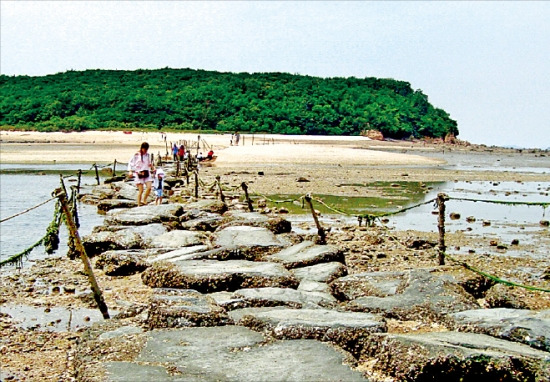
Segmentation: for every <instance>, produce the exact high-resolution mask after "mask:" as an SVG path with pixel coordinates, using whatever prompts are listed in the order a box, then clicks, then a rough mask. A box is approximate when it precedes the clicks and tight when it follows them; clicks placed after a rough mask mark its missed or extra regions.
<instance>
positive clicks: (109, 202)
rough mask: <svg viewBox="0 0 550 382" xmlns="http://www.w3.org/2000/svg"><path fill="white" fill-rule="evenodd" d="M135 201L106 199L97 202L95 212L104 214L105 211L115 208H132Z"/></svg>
mask: <svg viewBox="0 0 550 382" xmlns="http://www.w3.org/2000/svg"><path fill="white" fill-rule="evenodd" d="M136 206H137V202H136V201H135V200H129V199H106V200H101V201H100V202H98V203H97V212H98V213H100V214H105V213H107V211H110V210H114V209H117V208H132V207H136Z"/></svg>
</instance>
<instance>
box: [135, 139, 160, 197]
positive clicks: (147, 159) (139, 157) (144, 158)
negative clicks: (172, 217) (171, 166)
mask: <svg viewBox="0 0 550 382" xmlns="http://www.w3.org/2000/svg"><path fill="white" fill-rule="evenodd" d="M148 150H149V143H147V142H143V143H142V144H141V147H140V148H139V151H138V152H137V153H135V154H134V156H133V157H132V159H130V161H129V162H128V173H129V174H130V176H134V182H135V183H136V186H137V189H138V194H137V205H138V206H142V205H144V204H147V198H148V197H149V194H150V193H151V185H152V183H153V176H152V175H153V172H154V171H155V168H154V166H153V163H152V162H151V155H150V154H149V153H148V152H147V151H148ZM144 185H145V195H144V197H143V199H142V198H141V197H142V195H143V186H144Z"/></svg>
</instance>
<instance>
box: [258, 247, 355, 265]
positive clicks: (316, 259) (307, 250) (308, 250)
mask: <svg viewBox="0 0 550 382" xmlns="http://www.w3.org/2000/svg"><path fill="white" fill-rule="evenodd" d="M268 259H269V260H270V261H276V262H279V263H282V264H283V265H284V266H285V268H287V269H291V268H298V267H306V266H309V265H315V264H319V263H328V262H333V261H337V262H340V263H345V258H344V255H343V253H342V252H341V251H340V250H338V248H336V247H334V246H332V245H316V244H314V243H313V242H310V241H304V242H302V243H300V244H296V245H293V246H291V247H288V248H285V249H283V250H282V251H280V252H277V253H274V254H273V255H270V256H269V257H268Z"/></svg>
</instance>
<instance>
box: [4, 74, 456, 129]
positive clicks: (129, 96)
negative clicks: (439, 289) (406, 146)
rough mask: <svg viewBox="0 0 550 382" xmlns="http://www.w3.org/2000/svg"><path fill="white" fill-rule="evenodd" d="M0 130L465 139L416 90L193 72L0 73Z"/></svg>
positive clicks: (375, 82) (390, 82) (370, 81)
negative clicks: (198, 131) (374, 134)
mask: <svg viewBox="0 0 550 382" xmlns="http://www.w3.org/2000/svg"><path fill="white" fill-rule="evenodd" d="M0 95H1V97H0V126H4V127H6V126H12V127H16V128H31V129H39V130H47V131H54V130H77V131H80V130H85V129H102V128H103V129H116V128H123V129H131V128H151V129H174V130H193V129H204V130H217V131H241V132H258V133H259V132H268V133H280V134H330V135H358V134H360V133H361V132H362V131H364V130H366V129H377V130H380V131H381V132H382V133H383V134H384V135H385V136H386V137H390V138H409V137H411V136H413V137H423V136H429V137H444V136H445V135H446V134H448V133H452V134H455V135H458V128H457V123H456V121H454V120H452V119H451V118H450V116H449V114H448V113H446V112H445V111H444V110H441V109H438V108H434V107H433V106H432V105H431V104H430V103H429V102H428V97H427V96H426V95H425V94H424V93H422V91H421V90H413V89H412V88H411V86H410V84H409V83H408V82H405V81H397V80H394V79H380V78H373V77H367V78H364V79H361V78H355V77H349V78H318V77H311V76H301V75H291V74H288V73H255V74H249V73H221V72H213V71H204V70H191V69H169V68H164V69H159V70H135V71H116V70H86V71H68V72H64V73H58V74H54V75H48V76H42V77H29V76H5V75H0Z"/></svg>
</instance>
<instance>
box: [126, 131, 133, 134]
mask: <svg viewBox="0 0 550 382" xmlns="http://www.w3.org/2000/svg"><path fill="white" fill-rule="evenodd" d="M124 134H132V132H131V131H124Z"/></svg>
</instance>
